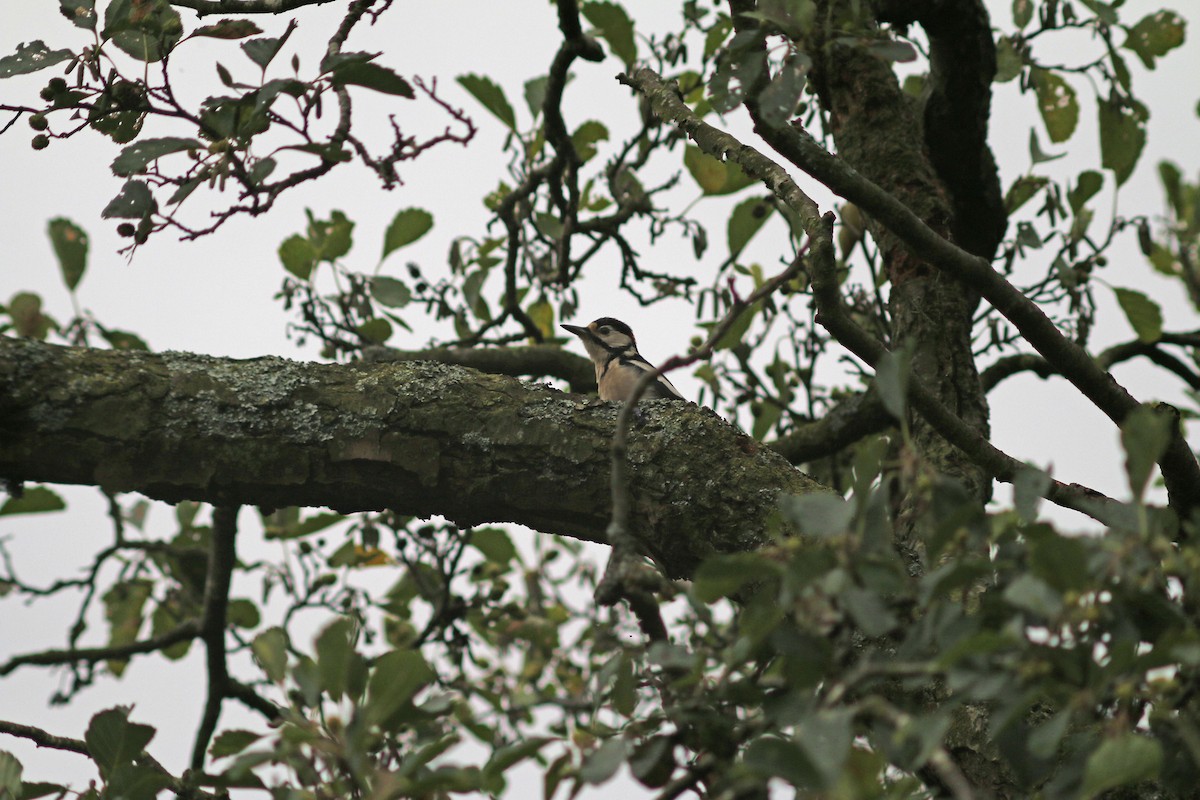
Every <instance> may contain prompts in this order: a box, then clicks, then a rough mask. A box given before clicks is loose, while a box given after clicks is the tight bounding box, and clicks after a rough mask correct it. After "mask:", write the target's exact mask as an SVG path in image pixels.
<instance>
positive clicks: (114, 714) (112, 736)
mask: <svg viewBox="0 0 1200 800" xmlns="http://www.w3.org/2000/svg"><path fill="white" fill-rule="evenodd" d="M153 738H154V728H152V727H150V726H149V725H140V724H137V723H132V722H130V721H129V709H128V708H125V707H117V708H110V709H108V710H107V711H101V712H100V713H99V714H96V715H95V716H93V717H92V719H91V721H90V722H89V723H88V728H87V733H86V734H84V741H86V742H87V746H88V752H89V753H90V754H91V756H92V760H93V761H95V762H96V766H97V767H99V768H100V775H101V777H103V778H105V779H108V778H109V777H110V776H111V775H113V773H114V772H115V771H116V770H117V769H118V768H119V767H121V766H123V765H126V764H130V763H132V762H133V759H135V758H137V757H138V756H139V755H141V753H142V751H143V750H145V749H146V745H148V744H150V740H151V739H153Z"/></svg>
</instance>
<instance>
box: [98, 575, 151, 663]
mask: <svg viewBox="0 0 1200 800" xmlns="http://www.w3.org/2000/svg"><path fill="white" fill-rule="evenodd" d="M153 588H154V584H153V583H152V582H151V581H149V580H143V579H140V578H139V579H134V580H129V581H121V582H119V583H114V584H113V585H112V587H111V588H110V589H109V590H108V591H107V592H105V593H104V616H105V618H106V619H107V620H108V645H109V647H120V646H122V645H126V644H130V643H132V642H135V641H137V636H138V631H139V630H141V628H142V621H143V619H144V617H143V615H142V609H144V608H145V606H146V601H147V600H149V599H150V592H151V590H152V589H153ZM128 663H129V662H128V660H126V659H113V660H111V661H109V662H108V668H109V669H110V670H111V671H112V673H113V674H114V675H116V676H117V677H120V676H121V675H122V673H124V672H125V667H126V666H127V665H128Z"/></svg>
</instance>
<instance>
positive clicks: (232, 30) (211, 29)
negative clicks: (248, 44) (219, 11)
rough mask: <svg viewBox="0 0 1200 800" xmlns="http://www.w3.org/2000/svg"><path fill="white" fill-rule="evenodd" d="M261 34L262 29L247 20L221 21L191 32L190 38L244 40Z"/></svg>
mask: <svg viewBox="0 0 1200 800" xmlns="http://www.w3.org/2000/svg"><path fill="white" fill-rule="evenodd" d="M258 33H262V28H260V27H258V26H257V25H255V24H254V23H253V22H251V21H250V20H248V19H223V20H221V21H219V22H217V23H214V24H212V25H202V26H201V27H199V28H196V30H194V31H192V34H191V35H192V36H209V37H211V38H213V39H245V38H246V37H247V36H254V35H255V34H258Z"/></svg>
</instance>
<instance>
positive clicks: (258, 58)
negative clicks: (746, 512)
mask: <svg viewBox="0 0 1200 800" xmlns="http://www.w3.org/2000/svg"><path fill="white" fill-rule="evenodd" d="M294 30H296V20H290V21H289V22H288V26H287V30H285V31H284V32H283V35H282V36H280V37H278V38H266V37H264V38H262V39H251V40H250V41H248V42H243V43H242V52H244V53H245V54H246V57H247V58H249V59H250V60H251V61H253V62H254V63H255V64H257V65H258V67H259V68H260V69H262V70H263V71H264V72H265V71H266V69H267V65H268V64H270V63H271V61H272V59H274V58H275V56H276V55H278V54H279V51H280V49H282V48H283V45H284V43H285V42H287V40H288V38H289V37H290V36H291V35H292V31H294Z"/></svg>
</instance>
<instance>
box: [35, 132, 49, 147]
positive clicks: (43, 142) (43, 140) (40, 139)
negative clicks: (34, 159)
mask: <svg viewBox="0 0 1200 800" xmlns="http://www.w3.org/2000/svg"><path fill="white" fill-rule="evenodd" d="M49 146H50V137H49V136H47V135H46V134H44V133H39V134H38V135H37V136H35V137H33V149H34V150H45V149H46V148H47V147H49Z"/></svg>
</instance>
